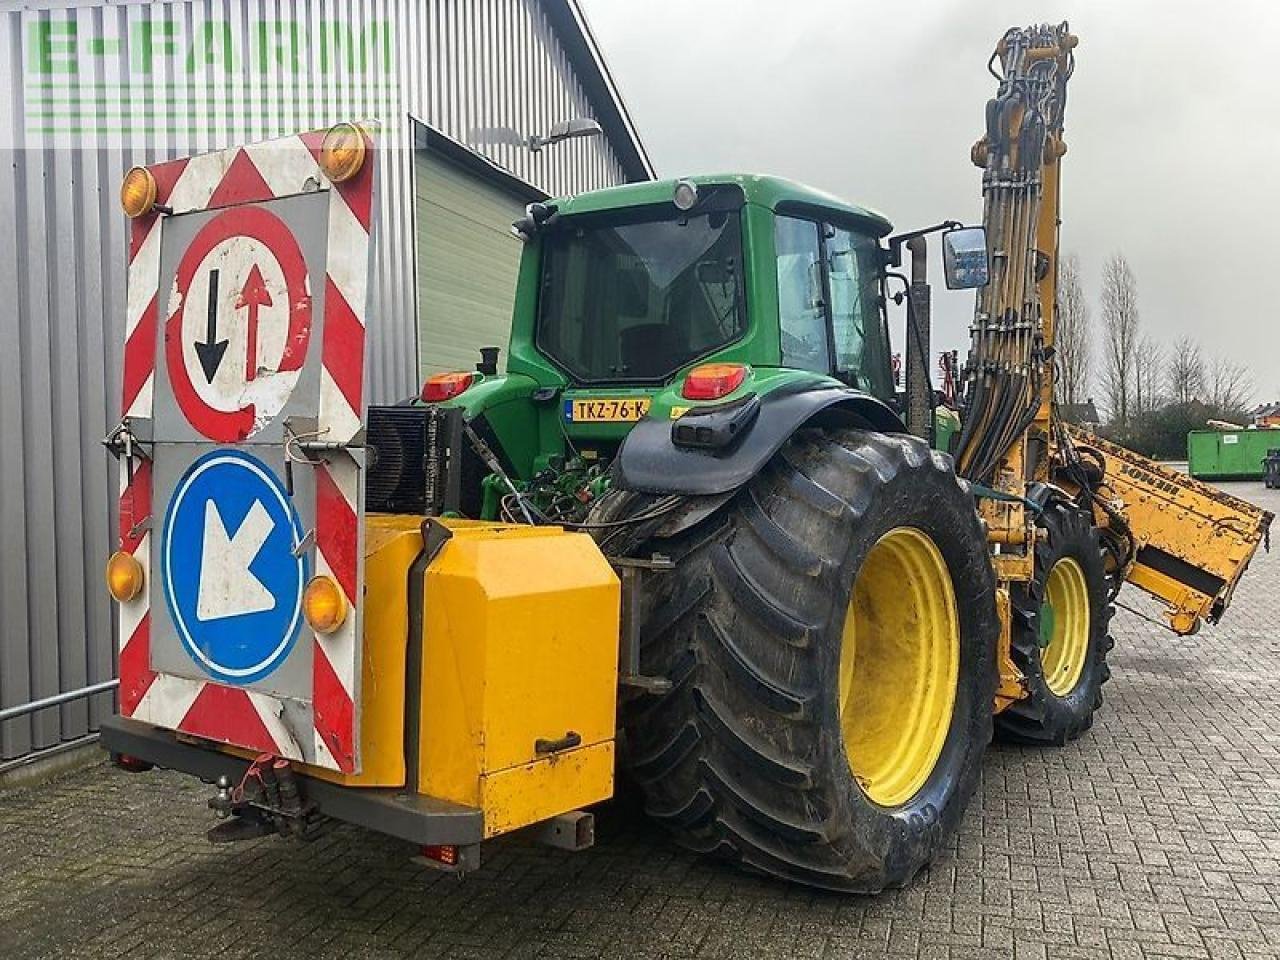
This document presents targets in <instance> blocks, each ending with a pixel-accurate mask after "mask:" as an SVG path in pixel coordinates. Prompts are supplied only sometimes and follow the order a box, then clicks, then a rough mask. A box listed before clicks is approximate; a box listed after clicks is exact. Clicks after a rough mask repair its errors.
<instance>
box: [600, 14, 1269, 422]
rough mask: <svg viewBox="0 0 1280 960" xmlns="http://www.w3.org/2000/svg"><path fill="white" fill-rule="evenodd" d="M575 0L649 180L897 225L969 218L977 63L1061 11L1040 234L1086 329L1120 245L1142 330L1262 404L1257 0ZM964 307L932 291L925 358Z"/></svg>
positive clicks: (979, 100) (1265, 270)
mask: <svg viewBox="0 0 1280 960" xmlns="http://www.w3.org/2000/svg"><path fill="white" fill-rule="evenodd" d="M581 2H582V4H583V6H584V8H585V10H586V12H587V16H588V18H589V19H590V22H591V24H592V27H593V29H594V31H595V33H596V35H597V38H598V39H599V41H600V44H601V46H602V47H603V49H604V53H605V56H606V58H607V60H608V62H609V65H610V68H611V70H612V72H613V75H614V78H615V80H616V81H617V83H618V85H619V87H620V88H621V91H622V94H623V97H624V99H625V100H626V103H627V105H628V107H629V109H630V111H631V114H632V117H633V119H634V120H635V123H636V125H637V127H638V128H639V131H640V136H641V138H642V139H643V141H644V143H645V145H646V146H647V148H648V151H649V155H650V157H651V158H652V160H653V162H654V165H655V166H656V167H657V169H658V173H659V175H660V176H679V175H683V174H690V173H710V172H719V171H735V172H738V171H742V172H759V173H775V174H779V175H782V176H787V177H791V178H794V179H797V180H801V181H804V182H807V183H810V184H812V185H814V186H818V187H822V188H824V189H827V190H830V191H832V192H834V193H836V194H839V195H840V196H842V197H845V198H847V199H849V200H852V201H854V202H857V203H861V204H863V205H865V206H869V207H872V208H874V209H877V210H879V211H880V212H882V213H884V214H885V215H887V216H888V217H889V219H890V220H892V221H893V223H894V226H895V228H897V229H900V230H901V229H909V228H912V227H916V226H923V225H926V224H931V223H935V222H937V221H939V220H942V219H948V218H954V219H959V220H965V221H967V222H977V221H978V220H979V219H980V216H981V210H982V205H981V194H980V187H981V182H980V177H981V174H980V172H979V170H978V169H977V168H976V167H974V166H972V164H971V163H970V161H969V148H970V146H971V145H972V143H973V141H974V140H976V139H977V137H978V136H979V134H980V133H981V130H982V117H983V107H984V104H985V103H986V100H987V99H988V98H989V97H990V96H991V95H992V94H993V93H994V90H995V81H994V80H993V79H992V78H991V76H990V75H989V74H988V73H987V71H986V62H987V58H988V56H989V55H990V53H991V50H992V47H993V46H994V44H995V42H996V40H998V39H999V37H1000V36H1001V34H1003V32H1004V31H1005V29H1006V28H1007V27H1009V26H1011V25H1014V24H1026V23H1029V22H1032V21H1034V20H1048V21H1052V22H1057V21H1060V20H1062V19H1067V20H1069V21H1070V23H1071V27H1072V30H1073V32H1075V33H1076V34H1078V35H1079V37H1080V47H1079V48H1078V50H1077V57H1076V72H1075V75H1074V76H1073V77H1072V80H1071V83H1070V86H1069V88H1068V100H1067V116H1066V139H1067V144H1068V149H1069V153H1068V154H1067V156H1066V158H1065V159H1064V161H1063V163H1064V168H1063V179H1064V188H1063V189H1064V192H1063V207H1062V218H1063V227H1062V245H1063V250H1064V251H1065V252H1074V253H1076V254H1078V255H1079V257H1080V261H1081V266H1082V268H1083V272H1084V280H1085V285H1086V292H1087V293H1088V295H1089V298H1090V301H1091V303H1092V305H1093V308H1094V309H1093V314H1094V324H1095V327H1098V326H1099V325H1100V320H1099V318H1098V309H1097V299H1098V288H1099V284H1100V276H1101V271H1102V264H1103V262H1104V261H1105V259H1106V258H1107V256H1108V255H1109V254H1110V253H1111V252H1113V251H1121V252H1123V253H1124V254H1125V256H1126V257H1127V258H1128V259H1129V262H1130V265H1131V267H1132V268H1133V271H1134V273H1135V275H1136V276H1137V280H1138V297H1139V308H1140V312H1141V318H1142V324H1143V329H1144V332H1146V333H1147V334H1149V335H1152V336H1155V337H1156V338H1158V339H1159V340H1161V341H1163V342H1165V343H1171V342H1172V341H1173V340H1175V339H1177V338H1178V337H1180V336H1183V335H1190V336H1193V337H1195V338H1197V339H1198V340H1200V341H1201V343H1202V344H1203V346H1204V348H1205V351H1206V353H1207V354H1212V353H1214V352H1220V353H1222V354H1224V355H1225V356H1227V357H1228V358H1230V359H1231V360H1234V361H1237V362H1240V363H1243V364H1246V365H1247V366H1248V367H1249V369H1250V370H1251V371H1252V373H1253V379H1254V393H1255V395H1256V397H1257V398H1258V399H1260V400H1261V399H1275V398H1278V397H1280V309H1277V307H1276V301H1275V299H1274V294H1273V293H1271V292H1270V290H1271V288H1272V285H1273V278H1274V277H1275V276H1276V275H1277V274H1280V243H1278V242H1277V235H1278V234H1280V73H1278V71H1277V67H1276V66H1275V63H1274V58H1273V57H1272V56H1270V55H1269V54H1268V52H1267V51H1268V48H1269V47H1268V45H1270V44H1272V43H1273V42H1274V40H1275V38H1276V36H1277V35H1278V32H1280V4H1277V3H1275V2H1274V0H1272V2H1266V0H1218V2H1216V3H1212V4H1194V5H1192V4H1185V3H1183V2H1181V0H1123V2H1119V0H1087V2H1086V0H1061V2H1058V3H1049V2H1042V0H1017V2H1014V0H916V2H915V3H912V4H911V5H910V12H909V13H908V14H905V15H904V12H903V9H902V8H901V7H897V6H893V5H889V4H885V3H882V2H869V0H790V2H787V0H696V2H690V0H581ZM935 246H936V244H935ZM1251 271H1252V273H1251ZM934 276H935V277H937V274H936V271H935V274H934ZM972 308H973V298H972V294H963V293H959V292H954V293H948V292H947V291H946V290H945V289H941V283H937V284H936V285H935V292H934V338H935V344H936V345H937V346H938V347H939V348H940V349H941V348H953V349H961V351H962V353H961V355H962V357H963V350H964V348H965V347H966V345H967V342H968V340H967V338H968V333H967V323H968V319H969V318H970V316H971V312H972ZM1100 335H1101V331H1100V330H1098V329H1095V340H1096V339H1097V338H1098V337H1100ZM895 349H901V342H900V340H899V341H898V342H897V343H896V344H895ZM1099 362H1100V361H1099V360H1098V359H1096V358H1095V369H1096V368H1097V366H1098V365H1099ZM1099 395H1100V394H1099Z"/></svg>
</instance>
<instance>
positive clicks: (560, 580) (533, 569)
mask: <svg viewBox="0 0 1280 960" xmlns="http://www.w3.org/2000/svg"><path fill="white" fill-rule="evenodd" d="M440 522H441V524H442V525H443V526H444V527H446V528H447V529H448V530H449V533H450V537H449V539H448V540H447V541H446V542H445V543H444V545H443V546H442V547H441V548H440V550H439V552H438V553H437V554H436V556H435V557H434V558H433V559H432V560H431V563H430V565H429V566H428V568H427V572H426V577H425V584H424V598H423V637H422V668H421V676H420V681H419V682H420V683H421V688H420V696H419V699H418V702H419V704H420V728H419V732H418V740H419V749H418V790H419V791H420V792H422V793H425V794H428V795H430V796H433V797H439V798H441V799H444V800H451V801H454V802H456V803H462V804H466V805H468V806H473V807H478V808H479V809H480V810H482V811H483V814H484V834H485V836H486V837H491V836H495V835H497V834H500V833H505V832H507V831H509V830H514V829H516V828H518V827H522V826H525V825H527V824H531V823H535V822H538V821H540V820H545V819H546V818H548V817H553V816H556V815H558V814H561V813H565V812H568V811H570V810H575V809H577V808H579V807H583V806H586V805H587V804H591V803H596V802H598V801H600V800H604V799H607V798H608V797H610V796H612V794H613V763H614V731H615V727H616V699H617V670H618V617H619V609H620V587H619V583H618V578H617V577H616V576H615V575H614V573H613V570H612V569H611V568H610V566H609V564H608V562H607V561H606V560H605V558H604V557H603V555H602V554H601V553H600V551H599V549H598V548H597V547H596V545H595V543H594V542H593V541H592V540H591V538H590V537H588V536H587V535H585V534H581V533H567V532H565V531H564V530H561V529H559V528H555V527H525V526H506V525H495V524H484V523H474V522H468V521H456V520H445V521H440Z"/></svg>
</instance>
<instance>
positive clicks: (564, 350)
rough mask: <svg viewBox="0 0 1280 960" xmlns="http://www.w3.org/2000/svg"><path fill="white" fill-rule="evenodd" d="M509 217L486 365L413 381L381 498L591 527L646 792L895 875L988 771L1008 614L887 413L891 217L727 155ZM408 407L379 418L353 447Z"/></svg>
mask: <svg viewBox="0 0 1280 960" xmlns="http://www.w3.org/2000/svg"><path fill="white" fill-rule="evenodd" d="M514 229H515V230H516V232H518V233H519V234H520V236H521V237H522V239H523V240H524V241H525V248H524V255H523V259H522V262H521V266H520V272H519V279H518V285H517V291H516V305H515V311H514V316H513V322H512V331H511V341H510V349H509V353H508V359H507V364H506V373H505V374H498V373H497V370H496V366H497V364H496V362H495V356H494V353H493V352H492V351H486V355H485V358H484V361H483V362H482V363H481V364H480V365H479V368H478V369H477V370H476V371H474V372H459V373H451V374H443V375H437V376H433V377H431V378H430V379H429V380H428V381H427V383H426V385H425V386H424V389H423V394H422V400H423V401H424V402H425V404H426V405H427V408H428V414H429V416H428V417H427V418H426V420H425V426H424V427H423V428H422V432H421V436H420V437H418V438H417V442H418V443H419V444H420V448H421V454H420V458H419V460H418V461H417V462H420V463H422V464H423V465H424V467H423V471H424V472H423V475H422V477H421V478H419V479H417V480H415V481H414V482H411V483H406V482H405V480H404V474H403V472H402V471H401V469H400V461H401V460H402V456H397V457H395V458H390V459H385V460H383V461H382V462H381V463H379V464H376V465H375V467H374V469H373V470H372V471H371V474H370V494H369V496H370V500H369V503H370V508H371V509H373V510H379V509H382V510H386V511H389V512H397V511H398V512H418V513H425V514H428V515H430V514H437V515H444V516H463V517H470V518H474V519H480V520H498V521H510V522H516V523H534V524H553V525H559V526H563V527H566V528H569V529H574V530H585V531H589V532H590V533H591V534H592V535H593V536H594V537H595V539H596V541H597V544H598V545H599V547H600V549H601V550H602V551H603V552H604V554H605V555H606V557H608V558H609V560H610V561H611V563H613V565H614V567H615V569H616V570H617V571H618V573H619V575H620V577H621V578H622V582H623V607H624V609H623V617H622V621H623V631H622V632H623V635H622V638H621V639H622V642H621V665H620V683H621V694H622V708H621V725H622V728H623V732H624V741H625V744H624V747H623V764H622V766H623V770H624V771H625V775H626V776H627V777H628V778H629V780H630V781H632V782H633V783H634V784H635V785H637V786H638V788H639V790H640V791H641V792H642V794H643V796H644V799H645V805H646V808H647V811H648V813H649V814H651V815H652V816H653V817H655V818H656V819H658V820H659V821H661V822H662V823H664V824H666V825H667V826H668V827H669V828H670V829H671V830H672V831H673V833H674V834H675V836H676V837H677V838H678V839H679V841H680V842H682V843H683V844H685V845H687V846H689V847H692V848H694V849H697V850H703V851H707V852H715V853H719V854H723V855H726V856H729V857H731V858H733V859H735V860H737V861H739V862H740V863H741V864H743V865H745V866H747V867H750V868H754V869H757V870H759V871H762V872H766V873H769V874H772V875H776V876H780V877H786V878H790V879H793V880H796V881H800V882H803V883H806V884H811V885H815V886H820V887H827V888H833V889H842V890H861V891H874V890H878V889H881V888H883V887H885V886H887V885H896V884H901V883H904V882H906V881H907V880H909V879H910V878H911V877H912V876H913V875H914V874H915V873H916V871H917V870H918V869H919V868H920V867H922V866H923V865H924V864H926V863H928V862H929V861H930V860H931V859H932V857H933V856H934V855H935V854H936V852H937V851H938V849H939V847H940V845H941V844H942V843H943V842H944V841H945V838H947V837H948V836H949V835H950V834H951V833H952V830H953V828H954V827H955V826H956V824H957V823H958V821H959V819H960V816H961V814H962V811H963V810H964V807H965V805H966V802H967V800H968V799H969V796H970V795H971V794H972V792H973V790H974V788H975V786H976V784H977V782H978V775H979V766H980V763H981V758H982V755H983V752H984V750H985V748H986V745H987V743H988V741H989V740H990V737H991V731H992V705H993V698H994V696H995V690H996V683H997V667H996V649H997V641H998V638H999V635H1000V623H999V620H998V617H997V610H996V583H995V577H994V574H993V570H992V564H991V561H990V557H989V554H988V548H987V544H986V538H985V537H984V533H983V529H982V526H981V523H980V521H979V517H978V514H977V512H976V510H975V501H974V498H973V496H972V494H971V493H970V491H969V490H968V488H967V487H966V485H965V484H964V483H962V482H961V481H960V480H958V479H957V477H956V474H955V472H954V470H953V467H952V460H951V457H950V456H948V455H947V454H946V453H944V452H940V451H938V450H935V449H932V448H931V447H930V445H929V444H928V443H927V442H926V441H925V440H923V439H920V438H918V437H916V436H912V435H910V434H909V433H908V430H907V426H906V424H905V423H904V420H903V418H902V416H901V415H900V413H899V410H900V408H901V407H902V406H903V403H902V401H901V399H900V397H899V396H898V394H897V391H896V386H895V372H894V364H893V354H892V351H891V346H890V342H889V333H888V330H889V323H888V316H887V309H886V305H887V303H888V301H889V299H890V293H891V292H893V288H892V283H893V280H894V277H895V276H896V275H895V274H894V273H893V271H892V266H893V265H894V262H895V261H896V260H897V259H899V257H898V252H899V251H900V249H901V246H902V239H901V238H890V239H889V242H886V238H887V237H888V234H889V232H890V224H889V223H888V221H886V220H885V219H883V218H882V217H881V216H879V215H877V214H875V213H872V212H870V211H868V210H865V209H862V208H860V207H856V206H851V205H849V204H846V203H843V202H840V201H839V200H837V199H835V198H833V197H831V196H828V195H826V194H824V193H821V192H818V191H815V190H812V189H808V188H805V187H803V186H800V185H798V184H795V183H791V182H789V181H786V180H781V179H777V178H773V177H762V176H743V175H730V176H714V177H699V178H693V179H682V180H677V181H661V182H653V183H645V184H637V185H629V186H624V187H618V188H614V189H609V190H603V191H599V192H596V193H590V194H584V195H581V196H577V197H573V198H570V199H565V200H557V201H553V202H549V203H546V204H537V205H533V206H532V207H530V209H529V211H528V214H527V216H526V217H525V218H524V219H523V220H521V221H520V222H518V223H517V224H516V225H515V227H514ZM912 248H913V255H915V254H916V253H917V251H918V252H919V253H921V254H922V253H923V247H922V246H917V243H916V242H913V244H912ZM945 249H946V250H947V252H948V254H949V256H948V266H949V269H950V272H952V273H954V275H955V276H954V278H951V277H949V281H952V280H953V281H954V283H955V284H957V285H960V286H974V285H978V284H981V283H982V282H985V272H986V247H985V242H984V240H983V237H982V233H981V230H980V229H979V230H970V231H951V232H949V233H948V234H946V235H945ZM966 251H968V253H967V254H966ZM974 251H976V252H977V255H976V258H975V256H974V255H973V254H974ZM917 269H918V266H917ZM904 283H905V281H904ZM899 299H901V298H899ZM911 319H912V320H913V322H914V318H911ZM913 385H914V384H913ZM928 396H929V398H930V399H931V398H932V391H929V394H928ZM416 413H417V414H418V417H420V414H421V411H417V412H416ZM939 419H940V420H941V421H942V422H943V424H944V426H945V425H946V420H945V418H939ZM419 422H421V421H420V420H419V419H418V418H417V417H415V416H414V415H413V412H411V411H409V410H406V409H404V408H380V409H375V410H372V411H371V412H370V425H369V431H370V436H369V443H370V445H371V446H373V447H374V448H375V449H378V450H387V449H391V448H392V447H395V448H396V449H401V448H403V447H404V446H405V444H406V443H407V442H408V441H405V440H403V438H401V439H398V440H396V441H395V442H394V443H392V442H390V438H391V436H392V435H393V434H394V433H395V431H397V430H401V431H403V430H404V429H405V426H404V425H405V424H418V423H419ZM415 429H416V427H415ZM922 432H928V431H922ZM946 432H947V431H946V430H945V429H944V430H942V431H938V434H939V436H944V435H945V434H946ZM943 442H944V443H945V440H944V441H943ZM392 461H394V462H395V464H396V466H395V469H394V470H392V469H391V468H390V467H389V466H388V464H389V463H391V462H392ZM419 498H420V499H419Z"/></svg>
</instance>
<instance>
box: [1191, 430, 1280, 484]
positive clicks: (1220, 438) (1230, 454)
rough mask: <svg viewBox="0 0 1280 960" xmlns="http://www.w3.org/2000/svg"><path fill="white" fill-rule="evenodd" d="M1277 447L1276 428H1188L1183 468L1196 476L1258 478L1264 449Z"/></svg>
mask: <svg viewBox="0 0 1280 960" xmlns="http://www.w3.org/2000/svg"><path fill="white" fill-rule="evenodd" d="M1276 448H1280V430H1192V431H1191V432H1190V433H1188V434H1187V472H1188V473H1190V474H1191V476H1193V477H1196V478H1197V479H1199V480H1223V479H1228V478H1231V479H1238V480H1239V479H1245V480H1247V479H1255V478H1256V479H1261V477H1262V474H1263V468H1262V461H1263V460H1264V459H1265V458H1266V456H1267V451H1268V450H1274V449H1276Z"/></svg>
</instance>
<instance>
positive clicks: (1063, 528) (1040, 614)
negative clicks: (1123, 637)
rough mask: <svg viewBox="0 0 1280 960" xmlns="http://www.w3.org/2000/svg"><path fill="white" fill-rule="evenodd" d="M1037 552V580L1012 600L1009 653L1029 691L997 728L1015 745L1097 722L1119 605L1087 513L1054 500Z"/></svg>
mask: <svg viewBox="0 0 1280 960" xmlns="http://www.w3.org/2000/svg"><path fill="white" fill-rule="evenodd" d="M1035 549H1036V574H1035V579H1034V580H1032V581H1031V582H1030V583H1029V584H1027V585H1026V586H1025V587H1015V590H1014V594H1013V597H1012V600H1013V606H1014V616H1013V624H1012V625H1011V629H1012V647H1011V650H1010V653H1011V655H1012V657H1013V662H1014V665H1015V666H1016V667H1017V668H1018V669H1019V670H1020V671H1021V672H1022V675H1023V677H1024V678H1025V682H1026V686H1027V696H1026V697H1025V698H1024V699H1022V700H1019V701H1018V702H1016V703H1014V704H1013V705H1012V706H1010V707H1009V708H1007V709H1006V710H1005V711H1004V712H1003V713H1001V714H999V715H998V716H997V717H996V732H997V734H998V735H999V736H1000V739H1002V740H1006V741H1009V742H1013V743H1022V744H1043V745H1056V746H1062V745H1064V744H1065V743H1067V741H1069V740H1074V739H1075V738H1076V737H1078V736H1080V734H1082V733H1084V732H1085V731H1086V730H1088V729H1089V728H1090V727H1091V726H1093V715H1094V713H1095V712H1096V711H1097V710H1098V708H1099V707H1101V706H1102V685H1103V684H1104V683H1106V681H1107V680H1108V679H1109V678H1110V677H1111V669H1110V668H1109V667H1108V666H1107V654H1108V653H1109V652H1110V650H1111V648H1112V647H1113V646H1114V645H1115V642H1114V641H1113V640H1112V639H1111V636H1110V635H1109V633H1108V631H1107V628H1108V625H1109V624H1110V622H1111V616H1112V614H1113V613H1114V608H1113V607H1112V606H1111V604H1110V602H1109V600H1108V596H1107V575H1106V569H1105V566H1104V562H1103V550H1102V544H1101V541H1100V540H1099V539H1098V533H1097V531H1096V530H1095V529H1094V528H1093V526H1092V524H1091V523H1090V519H1089V515H1088V514H1087V513H1086V512H1084V511H1082V510H1079V509H1077V508H1075V507H1074V506H1071V505H1070V504H1065V503H1059V502H1051V503H1049V504H1048V505H1047V506H1046V507H1045V510H1044V513H1042V514H1041V516H1040V520H1039V530H1038V531H1037V540H1036V548H1035Z"/></svg>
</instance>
